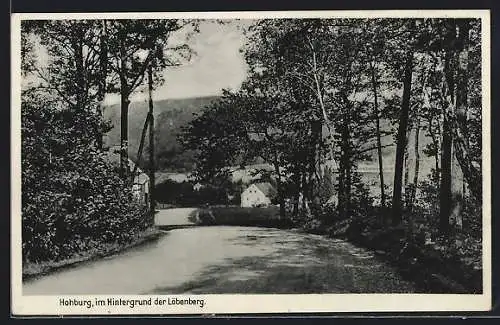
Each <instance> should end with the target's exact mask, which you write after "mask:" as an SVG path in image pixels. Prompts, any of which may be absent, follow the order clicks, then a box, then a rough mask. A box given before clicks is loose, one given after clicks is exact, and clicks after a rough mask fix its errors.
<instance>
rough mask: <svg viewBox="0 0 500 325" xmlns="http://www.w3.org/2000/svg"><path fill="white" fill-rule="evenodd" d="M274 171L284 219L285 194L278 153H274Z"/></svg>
mask: <svg viewBox="0 0 500 325" xmlns="http://www.w3.org/2000/svg"><path fill="white" fill-rule="evenodd" d="M274 171H275V173H276V186H277V187H278V188H277V190H278V201H279V205H280V218H281V219H284V218H285V214H286V210H285V195H284V193H283V185H282V183H281V172H280V166H279V160H278V152H277V151H275V152H274Z"/></svg>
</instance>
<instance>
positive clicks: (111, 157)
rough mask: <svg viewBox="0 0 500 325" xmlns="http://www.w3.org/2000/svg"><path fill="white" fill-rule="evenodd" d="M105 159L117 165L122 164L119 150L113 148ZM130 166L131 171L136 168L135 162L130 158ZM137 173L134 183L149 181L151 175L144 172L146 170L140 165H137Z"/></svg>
mask: <svg viewBox="0 0 500 325" xmlns="http://www.w3.org/2000/svg"><path fill="white" fill-rule="evenodd" d="M105 159H106V160H107V161H108V162H109V163H110V164H112V165H113V166H115V167H119V166H120V153H119V152H114V151H111V150H110V151H107V152H106V156H105ZM128 166H129V168H130V170H131V171H133V170H134V167H135V163H134V161H132V160H131V159H130V158H129V159H128ZM137 174H138V175H136V176H135V177H134V184H144V183H147V182H148V181H149V176H148V175H147V174H146V173H144V171H142V169H140V168H139V167H137Z"/></svg>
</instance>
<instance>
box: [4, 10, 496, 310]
mask: <svg viewBox="0 0 500 325" xmlns="http://www.w3.org/2000/svg"><path fill="white" fill-rule="evenodd" d="M311 17H316V18H389V17H397V18H417V17H418V18H422V17H433V18H452V17H456V18H459V17H462V18H465V17H474V18H481V20H482V27H483V28H482V60H483V61H482V84H483V97H482V105H483V112H482V118H483V138H482V141H483V148H482V150H483V151H482V154H483V164H482V166H483V294H481V295H455V294H307V295H306V294H304V295H300V294H299V295H288V294H287V295H272V294H271V295H199V296H196V298H198V299H203V298H205V299H206V300H205V301H206V305H205V306H204V307H203V308H200V307H197V306H164V307H141V306H136V307H135V308H133V309H132V308H129V307H126V306H124V307H109V306H107V307H94V308H92V309H86V308H84V307H83V308H78V307H71V308H68V307H63V306H59V299H60V298H63V297H65V298H73V297H74V298H85V297H86V296H23V295H22V280H21V274H22V267H21V263H22V257H21V254H22V249H21V213H20V211H21V145H20V136H21V111H20V106H21V105H20V102H21V82H20V75H21V64H20V61H21V59H20V48H21V44H20V26H21V20H40V19H103V18H106V19H146V18H150V19H151V18H175V19H181V18H191V19H237V18H239V19H263V18H311ZM11 27H12V28H11V51H12V52H11V55H12V59H11V84H12V103H11V105H12V106H11V136H12V138H11V139H12V140H11V141H12V143H11V144H12V145H11V166H12V174H11V194H12V199H11V200H12V201H11V209H12V210H11V221H12V222H11V244H12V249H11V252H12V255H11V256H12V257H11V267H12V278H11V281H12V282H11V301H12V303H11V304H12V305H11V308H12V309H11V310H12V313H13V314H14V315H73V314H81V315H97V314H101V315H102V314H104V315H106V314H122V315H130V314H200V313H203V314H208V313H286V312H377V311H395V312H403V311H421V312H422V311H483V310H488V309H490V308H491V161H490V157H491V152H490V151H491V142H490V110H491V103H490V60H491V58H490V12H489V10H378V11H368V10H367V11H268V12H190V13H186V12H177V13H158V12H153V13H43V14H42V13H29V14H28V13H27V14H13V15H12V16H11ZM106 297H122V298H132V299H144V298H149V297H152V298H153V299H154V298H155V297H160V298H165V297H166V296H119V295H113V296H111V295H109V296H98V295H95V296H91V297H90V296H89V297H87V298H90V299H94V298H103V299H105V298H106ZM176 297H178V298H180V297H181V296H176ZM190 297H191V298H194V297H193V296H190Z"/></svg>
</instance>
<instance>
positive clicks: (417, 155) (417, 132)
mask: <svg viewBox="0 0 500 325" xmlns="http://www.w3.org/2000/svg"><path fill="white" fill-rule="evenodd" d="M419 136H420V117H419V116H417V122H416V126H415V173H414V174H413V187H412V190H411V197H410V207H413V205H414V204H415V199H416V197H417V189H418V173H419V169H420V152H419V150H420V148H419Z"/></svg>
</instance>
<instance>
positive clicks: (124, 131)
mask: <svg viewBox="0 0 500 325" xmlns="http://www.w3.org/2000/svg"><path fill="white" fill-rule="evenodd" d="M120 64H121V69H120V104H121V114H120V176H121V177H122V178H123V179H125V180H126V179H127V178H128V173H129V166H128V107H129V104H130V101H129V99H128V96H129V95H130V90H129V86H128V83H127V77H126V76H125V70H126V56H125V46H124V44H123V40H121V41H120Z"/></svg>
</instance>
